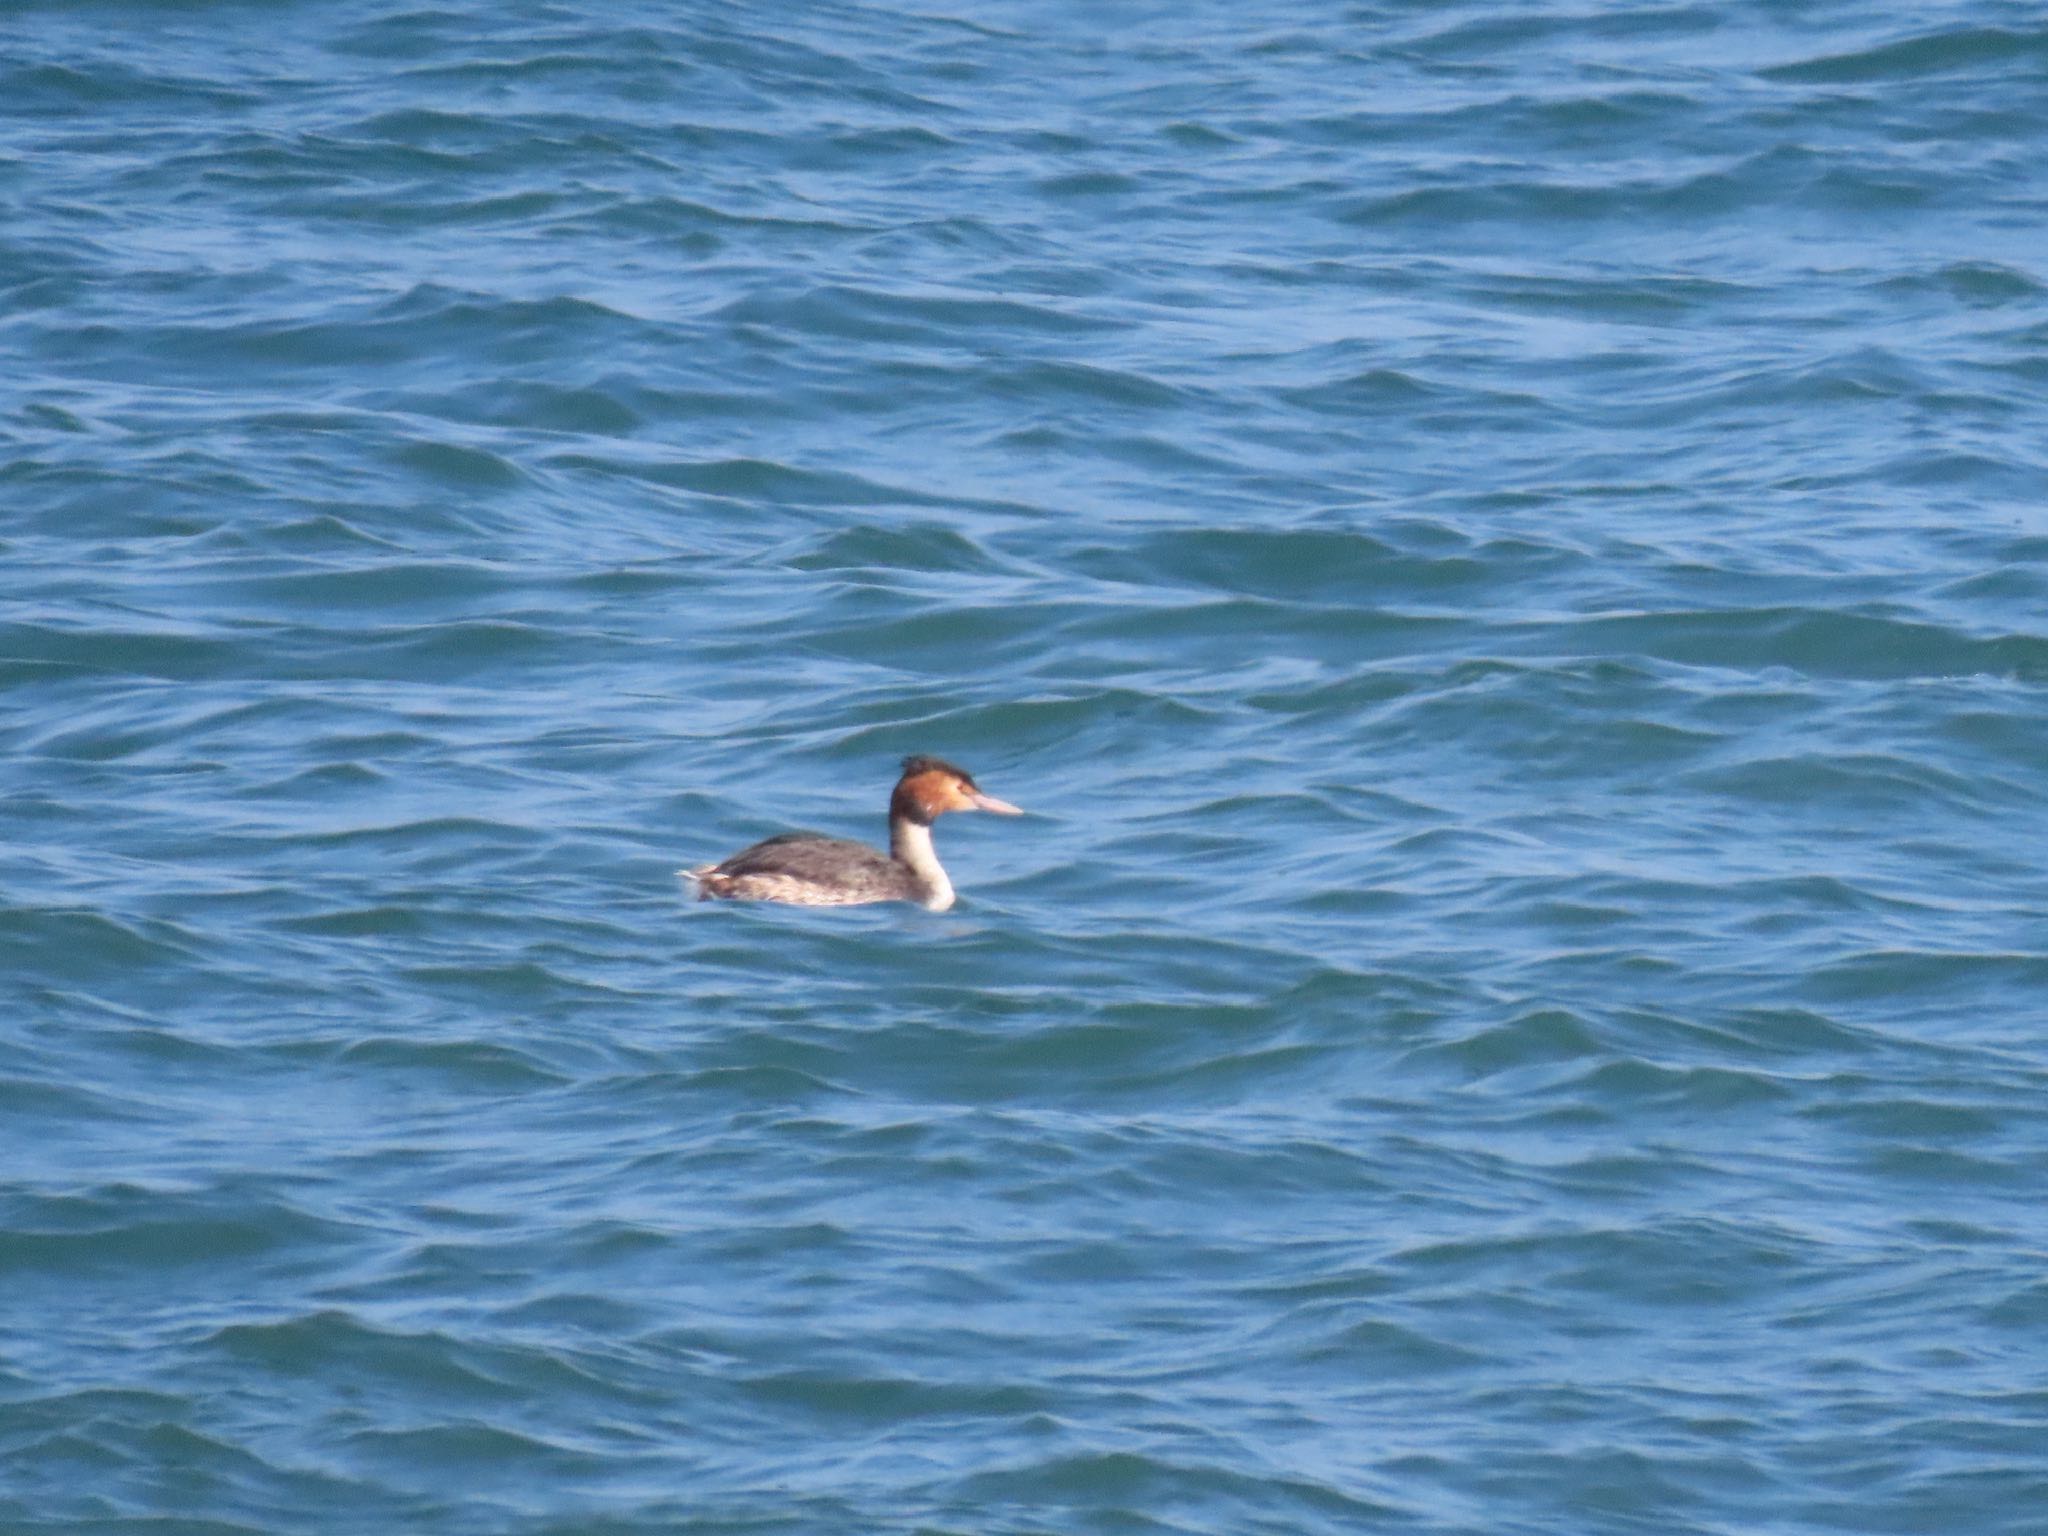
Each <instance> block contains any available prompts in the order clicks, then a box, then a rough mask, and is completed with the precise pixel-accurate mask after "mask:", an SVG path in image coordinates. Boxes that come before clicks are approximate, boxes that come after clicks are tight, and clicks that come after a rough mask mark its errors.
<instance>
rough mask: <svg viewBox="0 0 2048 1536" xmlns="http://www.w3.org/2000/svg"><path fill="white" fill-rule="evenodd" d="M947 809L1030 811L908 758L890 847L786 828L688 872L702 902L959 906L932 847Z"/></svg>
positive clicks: (963, 773)
mask: <svg viewBox="0 0 2048 1536" xmlns="http://www.w3.org/2000/svg"><path fill="white" fill-rule="evenodd" d="M948 811H994V812H995V813H996V814H997V815H1000V816H1021V815H1023V814H1024V813H1023V812H1022V811H1021V810H1019V809H1018V808H1017V807H1016V806H1014V805H1012V804H1010V802H1009V801H1007V800H998V799H997V798H996V797H995V796H994V795H985V794H983V793H982V792H981V790H980V789H979V788H977V787H976V785H975V782H974V776H973V775H972V774H970V773H969V772H968V771H967V770H966V769H964V768H955V767H954V766H953V765H952V764H951V763H948V762H942V761H941V760H940V759H938V758H936V757H906V758H905V759H903V777H901V778H900V779H898V780H897V781H896V789H895V792H894V793H892V794H891V795H890V796H889V851H888V852H887V853H886V854H884V853H881V852H878V851H877V850H876V849H873V848H870V847H868V845H867V844H865V843H856V842H850V841H848V840H847V839H846V838H843V837H825V836H823V835H821V834H820V833H817V832H785V833H783V834H782V835H781V836H780V837H771V838H769V839H768V840H767V841H766V842H761V843H756V844H754V846H753V847H751V848H743V849H741V850H740V851H739V852H738V853H736V854H734V855H733V856H732V857H731V858H729V859H727V860H725V861H724V862H723V863H721V864H705V865H703V866H701V867H699V868H697V869H686V870H684V871H683V873H684V874H685V875H687V876H689V878H690V879H692V880H694V881H696V882H697V896H698V899H699V900H700V901H712V900H715V899H722V900H727V901H784V902H791V903H793V904H795V905H797V906H802V907H841V906H850V905H852V904H854V903H856V902H864V901H914V902H917V903H918V904H919V905H921V906H924V907H926V908H929V909H930V910H931V911H933V912H943V911H945V910H946V908H948V907H950V906H952V905H953V882H952V881H950V880H948V879H947V878H946V871H945V869H944V868H943V867H942V866H941V865H940V864H939V856H938V855H937V854H936V853H934V852H933V851H932V823H933V822H934V821H936V820H938V819H939V817H941V816H943V815H945V814H946V812H948Z"/></svg>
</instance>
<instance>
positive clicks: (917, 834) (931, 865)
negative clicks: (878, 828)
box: [889, 816, 953, 912]
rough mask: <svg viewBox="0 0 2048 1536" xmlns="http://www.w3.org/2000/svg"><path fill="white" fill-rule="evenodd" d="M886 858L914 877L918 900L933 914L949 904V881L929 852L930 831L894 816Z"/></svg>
mask: <svg viewBox="0 0 2048 1536" xmlns="http://www.w3.org/2000/svg"><path fill="white" fill-rule="evenodd" d="M889 856H890V857H891V858H893V859H895V860H896V861H897V862H898V863H900V864H903V865H905V866H907V867H908V868H909V870H910V872H911V874H913V875H915V876H916V877H917V883H918V886H919V887H920V890H921V894H920V895H919V897H918V900H919V901H921V902H923V903H924V904H925V906H926V907H927V908H929V909H930V910H931V911H933V912H943V911H945V910H946V908H948V907H950V906H951V905H953V882H952V881H950V880H948V879H947V878H946V871H945V869H944V868H943V867H942V866H941V865H940V863H939V856H938V854H937V853H935V852H933V850H932V829H931V828H930V827H924V826H919V825H918V824H917V823H916V822H914V821H911V820H909V819H908V818H907V817H902V816H895V817H891V818H890V820H889Z"/></svg>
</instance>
